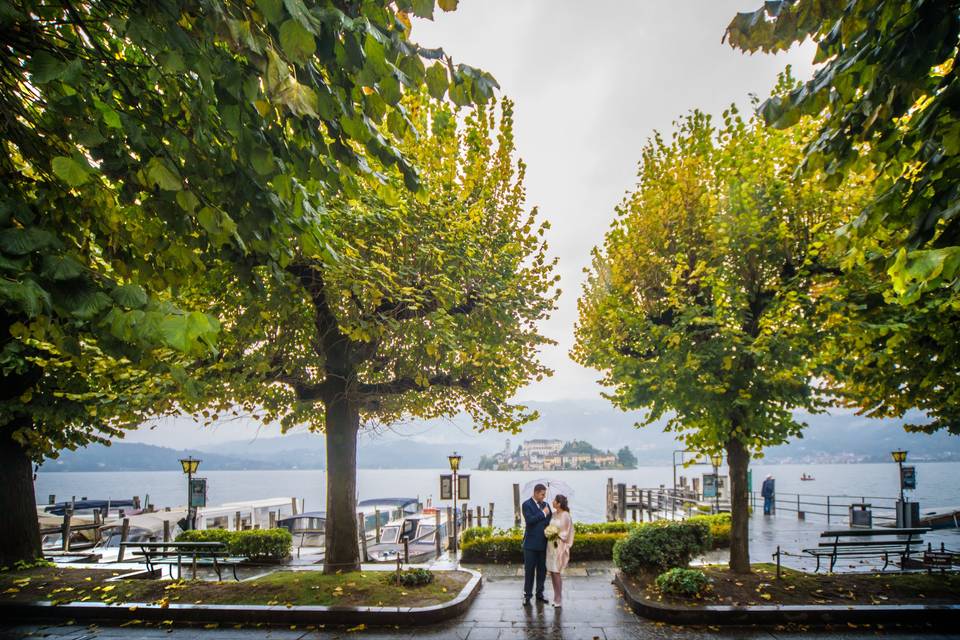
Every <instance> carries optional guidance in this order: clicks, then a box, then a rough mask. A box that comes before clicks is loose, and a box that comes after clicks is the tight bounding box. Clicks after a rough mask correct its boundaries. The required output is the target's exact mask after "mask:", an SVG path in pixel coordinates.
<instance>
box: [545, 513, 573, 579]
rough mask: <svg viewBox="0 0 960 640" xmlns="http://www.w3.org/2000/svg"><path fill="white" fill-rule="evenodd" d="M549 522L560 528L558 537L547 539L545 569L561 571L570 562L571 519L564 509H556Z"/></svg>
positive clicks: (571, 541)
mask: <svg viewBox="0 0 960 640" xmlns="http://www.w3.org/2000/svg"><path fill="white" fill-rule="evenodd" d="M550 524H552V525H554V526H555V527H556V528H557V529H559V530H560V539H559V540H547V571H551V572H553V573H563V570H564V569H566V568H567V564H569V562H570V547H572V546H573V519H572V518H571V517H570V514H569V513H567V512H566V511H560V510H557V511H554V512H553V518H551V519H550ZM554 542H556V544H554Z"/></svg>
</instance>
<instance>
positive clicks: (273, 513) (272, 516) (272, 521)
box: [267, 511, 277, 529]
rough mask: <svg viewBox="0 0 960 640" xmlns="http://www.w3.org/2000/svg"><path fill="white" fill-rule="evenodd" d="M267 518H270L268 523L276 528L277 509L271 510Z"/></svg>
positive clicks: (272, 527)
mask: <svg viewBox="0 0 960 640" xmlns="http://www.w3.org/2000/svg"><path fill="white" fill-rule="evenodd" d="M267 520H268V524H269V525H270V528H271V529H276V528H277V512H276V511H271V512H270V513H269V514H268V515H267Z"/></svg>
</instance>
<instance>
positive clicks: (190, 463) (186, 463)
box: [180, 456, 201, 474]
mask: <svg viewBox="0 0 960 640" xmlns="http://www.w3.org/2000/svg"><path fill="white" fill-rule="evenodd" d="M200 462H201V461H200V460H196V459H194V457H193V456H190V457H188V458H181V460H180V466H181V467H183V472H184V473H187V474H193V473H196V472H197V469H199V468H200Z"/></svg>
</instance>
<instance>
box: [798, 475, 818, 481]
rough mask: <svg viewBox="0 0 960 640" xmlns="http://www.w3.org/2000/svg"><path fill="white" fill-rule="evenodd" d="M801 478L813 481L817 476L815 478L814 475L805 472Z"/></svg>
mask: <svg viewBox="0 0 960 640" xmlns="http://www.w3.org/2000/svg"><path fill="white" fill-rule="evenodd" d="M800 479H801V480H802V481H804V482H811V481H813V480H816V478H814V477H813V476H808V475H807V474H803V475H802V476H800Z"/></svg>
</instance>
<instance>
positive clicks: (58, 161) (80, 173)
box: [51, 156, 90, 187]
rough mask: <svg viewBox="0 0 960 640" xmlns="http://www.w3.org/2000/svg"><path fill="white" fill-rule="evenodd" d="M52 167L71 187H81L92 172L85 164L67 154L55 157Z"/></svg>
mask: <svg viewBox="0 0 960 640" xmlns="http://www.w3.org/2000/svg"><path fill="white" fill-rule="evenodd" d="M51 168H52V169H53V172H54V173H55V174H56V176H57V177H58V178H60V179H61V180H63V181H64V182H66V183H67V184H68V185H70V186H71V187H79V186H80V185H82V184H84V183H86V182H87V181H88V180H89V179H90V173H89V172H88V171H87V168H86V167H85V166H84V165H82V164H80V163H79V162H77V161H76V160H74V159H73V158H68V157H66V156H57V157H56V158H54V159H53V161H52V162H51Z"/></svg>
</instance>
